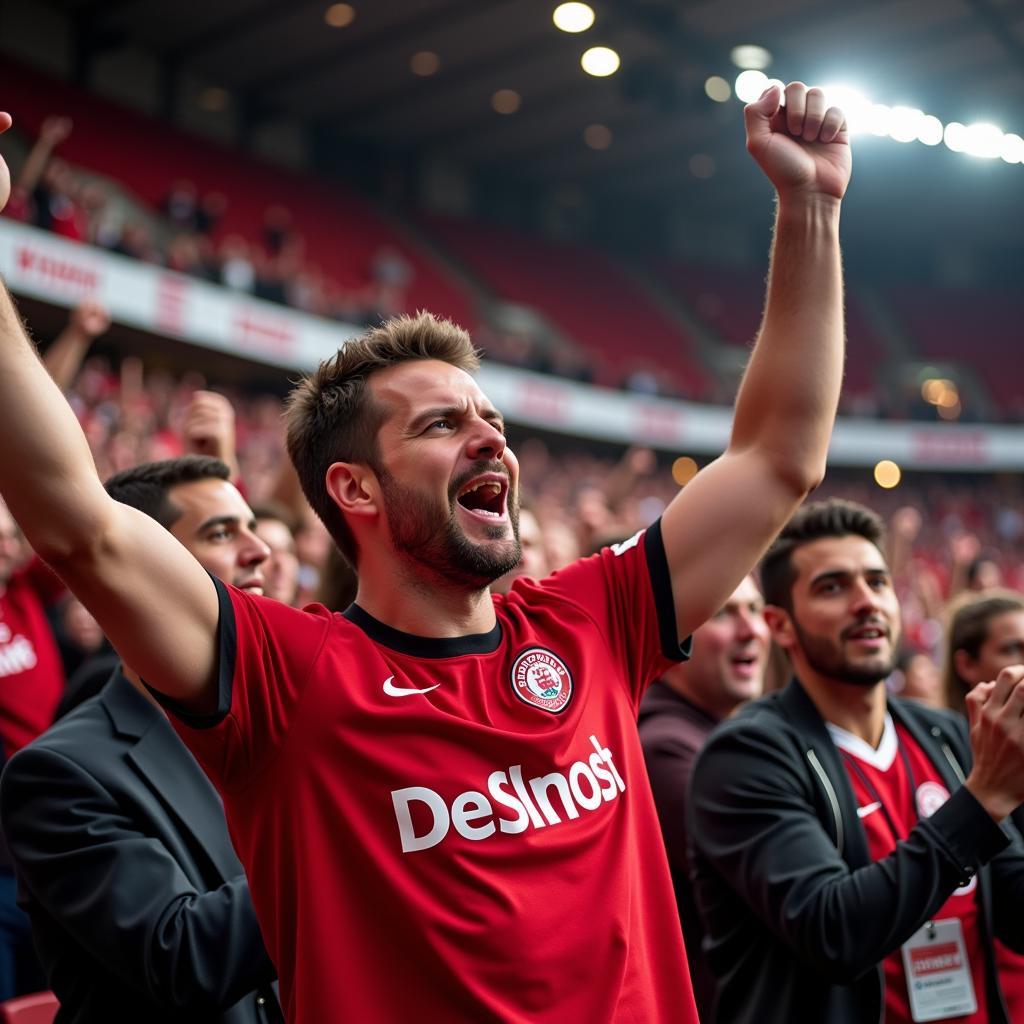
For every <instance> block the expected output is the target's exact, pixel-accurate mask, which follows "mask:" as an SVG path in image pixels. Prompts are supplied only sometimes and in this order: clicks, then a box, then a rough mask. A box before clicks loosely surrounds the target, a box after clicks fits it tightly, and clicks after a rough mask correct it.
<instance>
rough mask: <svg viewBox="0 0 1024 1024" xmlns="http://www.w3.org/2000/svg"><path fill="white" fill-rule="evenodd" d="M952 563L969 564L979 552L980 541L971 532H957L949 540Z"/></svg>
mask: <svg viewBox="0 0 1024 1024" xmlns="http://www.w3.org/2000/svg"><path fill="white" fill-rule="evenodd" d="M949 550H950V554H951V555H952V556H953V564H954V565H970V564H971V563H972V562H973V561H974V560H975V559H976V558H977V557H978V555H979V554H981V541H980V540H978V538H977V537H975V535H974V534H973V533H959V534H957V535H956V536H955V537H954V538H953V539H952V540H951V541H950V542H949Z"/></svg>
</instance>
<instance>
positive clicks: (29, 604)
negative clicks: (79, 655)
mask: <svg viewBox="0 0 1024 1024" xmlns="http://www.w3.org/2000/svg"><path fill="white" fill-rule="evenodd" d="M63 592H64V585H63V584H62V583H61V582H60V580H59V579H58V578H57V577H56V576H55V575H54V574H53V573H52V572H50V570H49V569H48V568H47V567H46V566H45V565H44V564H43V563H42V562H40V561H38V560H33V561H32V562H31V563H30V564H29V565H28V566H27V567H26V568H24V569H21V570H19V571H18V572H16V573H15V574H14V576H12V577H11V579H10V580H9V581H8V583H7V587H6V589H4V590H3V591H2V592H0V744H2V748H3V755H4V757H10V756H11V755H12V754H14V753H15V752H16V751H18V750H20V749H21V748H22V747H23V746H25V744H26V743H31V742H32V740H34V739H35V738H36V737H37V736H38V735H39V734H40V733H41V732H43V731H44V730H45V729H48V728H49V727H50V726H51V725H52V724H53V716H54V713H55V712H56V710H57V704H58V702H59V701H60V697H61V694H62V693H63V692H64V668H63V666H62V665H61V660H60V652H59V651H58V650H57V643H56V641H55V640H54V638H53V631H52V630H51V629H50V623H49V622H48V621H47V619H46V611H45V605H46V604H49V603H52V601H54V600H55V599H56V598H57V597H58V596H59V595H60V594H62V593H63Z"/></svg>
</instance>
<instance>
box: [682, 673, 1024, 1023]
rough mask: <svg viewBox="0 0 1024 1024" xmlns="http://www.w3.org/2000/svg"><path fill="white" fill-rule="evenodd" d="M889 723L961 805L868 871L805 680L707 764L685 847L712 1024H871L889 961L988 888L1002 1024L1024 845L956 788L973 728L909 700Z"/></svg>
mask: <svg viewBox="0 0 1024 1024" xmlns="http://www.w3.org/2000/svg"><path fill="white" fill-rule="evenodd" d="M889 711H890V712H891V713H892V717H893V718H894V719H895V720H896V721H897V722H898V723H900V724H902V725H903V726H904V727H905V728H906V729H907V730H908V732H910V734H911V735H912V736H913V737H914V739H915V740H916V742H917V743H918V745H919V746H920V747H921V749H922V750H923V751H924V752H925V753H926V754H927V755H928V757H929V759H930V760H931V761H932V763H933V764H934V765H935V768H936V770H937V771H938V773H939V774H940V775H941V777H942V778H943V780H944V782H945V784H946V788H947V789H948V790H949V792H950V793H951V794H952V795H951V796H950V798H949V800H947V801H946V803H945V804H943V805H942V807H940V808H939V809H938V810H937V811H936V812H935V813H934V814H933V815H932V816H931V817H930V818H925V819H922V820H921V821H919V822H918V824H917V825H916V826H915V827H914V829H913V830H912V831H911V833H910V835H909V837H908V838H907V839H906V840H904V841H903V842H902V843H900V844H899V845H898V846H897V848H896V850H895V852H894V853H892V854H890V856H889V857H887V858H886V859H885V860H882V861H872V859H871V855H870V852H869V850H868V843H867V836H866V834H865V831H864V827H863V825H862V823H861V821H860V819H859V818H858V817H857V800H856V798H855V796H854V793H853V787H852V786H851V785H850V782H849V777H848V775H847V772H846V769H845V768H844V767H843V762H842V759H841V757H840V755H839V752H838V751H837V750H836V747H835V744H834V743H833V742H832V739H831V737H830V736H829V734H828V731H827V730H826V728H825V724H824V722H823V721H822V718H821V715H820V714H819V713H818V710H817V708H816V707H815V706H814V703H813V701H811V699H810V697H809V696H808V695H807V693H806V691H805V690H804V689H803V687H801V686H800V684H799V683H798V682H796V681H795V680H794V681H793V682H792V683H790V685H789V686H788V687H787V688H786V689H785V690H783V691H782V692H781V693H776V694H772V695H770V696H768V697H765V698H762V699H761V700H759V701H754V702H753V703H751V704H748V705H747V706H746V707H745V708H743V709H742V710H741V711H739V712H738V713H737V714H736V715H735V716H734V717H733V718H731V719H729V720H728V721H726V722H723V723H722V724H721V725H720V726H719V727H718V728H717V729H716V730H715V731H714V732H713V733H712V734H711V738H710V739H709V740H708V742H707V744H706V745H705V746H704V749H703V750H702V752H701V753H700V755H699V756H698V758H697V763H696V765H695V767H694V772H693V782H692V786H691V790H690V807H689V835H690V840H691V864H692V868H693V870H692V879H693V883H694V890H695V893H696V896H697V904H698V906H699V908H700V911H701V916H702V918H703V920H704V925H705V928H706V932H707V939H706V940H705V944H704V950H705V953H706V954H707V957H708V961H709V963H710V964H711V966H712V969H713V970H714V972H715V974H716V976H717V979H718V991H717V996H716V1002H715V1007H714V1012H713V1013H712V1015H711V1017H710V1020H711V1021H713V1022H715V1024H791V1022H793V1021H801V1022H802V1021H808V1022H811V1021H813V1022H815V1024H818V1022H821V1024H826V1022H827V1024H872V1022H875V1021H879V1020H881V1019H882V1010H883V1000H884V978H883V974H882V969H881V967H880V964H881V961H882V960H884V958H885V957H886V956H887V955H888V954H889V953H891V952H893V951H894V950H896V949H898V948H899V946H900V945H901V944H902V943H903V942H905V941H906V940H907V939H908V938H909V937H910V936H911V935H912V934H913V933H914V932H915V931H916V930H917V929H918V928H920V927H921V925H922V924H924V922H925V921H927V920H928V918H929V917H930V916H931V915H932V914H933V913H935V911H937V910H938V909H939V907H941V906H942V905H943V903H945V901H946V899H947V898H948V897H949V895H950V893H951V892H952V891H953V889H954V888H956V886H957V885H962V884H965V883H967V882H969V881H970V879H971V878H973V877H974V876H975V875H977V877H978V904H979V908H980V915H979V927H980V929H981V934H982V945H983V948H984V950H985V953H986V957H985V974H986V986H987V989H988V992H987V994H988V1009H989V1021H990V1024H1007V1021H1008V1017H1007V1013H1006V1009H1005V1006H1004V1004H1003V1000H1002V996H1001V993H1000V990H999V984H998V979H997V976H996V970H995V963H994V958H993V956H992V936H993V935H994V936H995V937H996V938H999V939H1000V940H1002V941H1003V942H1005V943H1006V944H1007V945H1008V946H1009V947H1010V948H1011V949H1013V950H1015V951H1017V952H1024V913H1022V910H1024V844H1022V842H1021V836H1020V834H1019V833H1018V832H1017V830H1016V829H1015V828H1014V827H1013V826H1012V825H1011V824H1009V822H1007V823H1005V824H1004V825H1003V826H1002V827H1000V826H999V825H997V824H996V823H995V822H994V821H992V819H991V818H990V817H989V816H988V814H987V813H986V812H985V810H984V809H983V808H982V807H981V805H980V804H979V803H978V802H977V801H976V800H975V799H974V797H973V796H972V795H971V793H970V791H969V790H967V789H966V788H965V787H964V786H962V785H961V782H962V779H963V778H964V777H965V776H966V775H967V774H968V772H969V771H970V767H971V749H970V744H969V742H968V737H967V728H966V724H965V722H964V721H963V719H961V718H960V716H958V715H953V714H951V713H950V712H948V711H935V710H932V709H930V708H925V707H923V706H921V705H918V704H915V703H914V702H913V701H901V700H897V699H891V700H890V701H889Z"/></svg>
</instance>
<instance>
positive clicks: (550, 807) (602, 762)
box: [391, 736, 626, 853]
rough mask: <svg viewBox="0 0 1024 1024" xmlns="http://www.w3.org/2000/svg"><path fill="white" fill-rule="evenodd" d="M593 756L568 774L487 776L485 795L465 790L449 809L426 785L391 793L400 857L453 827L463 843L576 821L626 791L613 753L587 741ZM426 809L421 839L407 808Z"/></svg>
mask: <svg viewBox="0 0 1024 1024" xmlns="http://www.w3.org/2000/svg"><path fill="white" fill-rule="evenodd" d="M590 742H591V743H592V744H593V745H594V751H595V753H593V754H591V755H590V757H589V758H588V759H587V760H586V761H574V762H573V763H572V764H571V765H569V770H568V771H567V772H565V773H563V772H551V773H550V774H549V775H538V776H537V777H536V778H532V779H526V780H524V779H523V767H522V765H518V764H514V765H512V766H511V767H510V768H508V769H506V770H505V771H496V772H491V774H490V775H489V776H488V778H487V793H488V794H489V795H490V799H488V796H487V795H485V794H484V793H481V792H478V791H477V790H472V789H469V790H466V792H465V793H460V794H459V795H458V796H457V797H456V798H455V799H454V800H453V801H452V805H451V808H450V809H449V807H448V804H447V803H446V802H445V800H444V798H443V797H442V796H441V795H440V794H439V793H435V792H434V790H432V789H428V788H427V787H426V786H409V787H408V788H407V789H396V790H393V791H392V793H391V799H392V801H393V803H394V805H395V818H396V819H397V820H398V833H399V836H400V837H401V840H402V852H403V853H415V852H417V851H418V850H429V849H430V848H431V847H432V846H437V844H438V843H440V842H441V840H442V839H444V837H445V836H446V835H448V832H449V830H450V829H451V827H452V826H453V825H454V826H455V831H456V832H457V833H458V834H459V835H460V836H462V837H463V838H464V839H470V840H473V841H474V842H477V841H479V840H481V839H487V838H489V837H490V836H493V835H494V834H495V833H496V832H499V831H501V832H507V833H509V834H510V835H515V834H517V833H519V832H525V831H526V830H527V829H528V828H530V827H531V826H532V827H533V828H545V827H547V826H548V825H559V824H561V823H562V821H563V820H564V819H563V815H564V817H565V819H569V818H578V817H579V816H580V810H584V811H594V810H597V808H598V807H600V806H601V804H602V803H607V802H608V801H610V800H614V799H615V798H616V797H617V796H618V795H619V794H620V793H623V792H625V790H626V784H625V782H623V781H622V776H620V775H619V773H618V771H617V770H616V768H615V765H614V764H613V763H612V753H611V751H610V750H609V749H608V748H607V747H603V746H601V743H600V742H599V740H598V738H597V737H596V736H591V737H590ZM552 789H553V790H554V791H555V792H556V794H557V796H558V803H559V804H560V805H561V807H560V810H561V813H559V810H558V809H556V807H555V804H553V803H552V801H551V796H550V791H551V790H552ZM414 800H415V801H419V802H420V803H422V804H425V805H426V807H427V808H428V810H429V811H430V813H431V815H432V817H433V825H432V826H431V827H430V829H429V830H427V831H426V832H424V833H423V834H422V835H417V834H416V830H415V828H414V827H413V822H412V814H411V813H410V811H409V805H410V804H411V803H412V802H413V801H414ZM494 804H499V805H500V806H502V807H504V808H506V809H507V810H509V811H511V812H513V814H514V815H515V817H513V818H505V817H501V816H500V815H498V814H497V812H496V811H495V809H494Z"/></svg>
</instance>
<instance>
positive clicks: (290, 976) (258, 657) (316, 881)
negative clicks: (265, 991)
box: [179, 526, 697, 1024]
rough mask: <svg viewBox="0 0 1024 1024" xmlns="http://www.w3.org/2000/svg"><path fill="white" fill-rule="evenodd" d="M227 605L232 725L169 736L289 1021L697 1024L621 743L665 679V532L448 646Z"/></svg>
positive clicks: (628, 747) (372, 624) (230, 594)
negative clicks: (249, 904) (651, 685)
mask: <svg viewBox="0 0 1024 1024" xmlns="http://www.w3.org/2000/svg"><path fill="white" fill-rule="evenodd" d="M218 586H219V589H220V592H221V675H222V683H221V697H222V700H221V713H222V714H223V717H221V718H219V720H218V716H214V719H213V720H212V721H207V722H206V723H202V722H195V721H193V722H192V726H193V727H187V726H185V727H183V726H181V725H180V724H179V731H180V732H181V735H182V737H183V739H184V740H185V742H186V743H187V744H188V745H189V746H190V747H191V749H192V750H193V751H194V753H195V754H196V756H197V757H198V759H199V761H200V762H201V763H202V765H203V766H204V767H205V769H206V770H207V772H208V773H209V775H210V777H211V778H212V779H213V781H214V783H215V784H216V785H217V787H218V788H219V789H220V791H221V793H222V794H223V797H224V802H225V807H226V811H227V816H228V822H229V825H230V828H231V834H232V836H233V838H234V841H235V846H236V849H237V850H238V853H239V856H240V857H241V859H242V862H243V863H244V864H245V867H246V871H247V874H248V877H249V884H250V887H251V889H252V894H253V900H254V902H255V905H256V908H257V911H258V914H259V917H260V922H261V926H262V928H263V934H264V937H265V939H266V942H267V946H268V949H269V950H270V954H271V956H272V958H273V960H274V962H275V963H276V964H277V966H278V970H279V972H280V976H281V988H282V997H283V1003H284V1005H285V1008H286V1013H287V1015H288V1019H289V1020H290V1021H292V1022H298V1024H312V1022H316V1024H321V1022H323V1021H328V1020H339V1021H340V1020H346V1021H360V1022H362V1021H366V1022H386V1021H395V1022H397V1021H411V1020H420V1021H444V1022H445V1024H458V1022H465V1024H482V1022H484V1021H488V1022H490V1021H501V1022H516V1024H527V1022H529V1024H603V1022H618V1024H626V1022H629V1024H640V1022H643V1024H659V1022H670V1021H671V1022H673V1024H677V1022H689V1021H696V1019H697V1016H696V1011H695V1009H694V1005H693V997H692V994H691V990H690V981H689V974H688V971H687V969H686V961H685V953H684V951H683V944H682V938H681V935H680V930H679V921H678V917H677V916H676V911H675V902H674V897H673V894H672V886H671V882H670V880H669V874H668V869H667V865H666V860H665V853H664V849H663V847H662V842H661V833H660V831H659V826H658V820H657V817H656V815H655V810H654V804H653V800H652V798H651V794H650V789H649V786H648V783H647V780H646V775H645V772H644V762H643V756H642V753H641V749H640V744H639V740H638V737H637V729H636V716H637V705H638V703H639V699H640V695H641V694H642V692H643V691H644V689H645V687H646V684H647V682H648V680H650V679H652V678H654V677H656V676H657V675H659V674H660V673H661V672H662V671H663V670H664V669H665V668H666V667H667V666H668V665H669V664H670V658H675V659H676V660H678V658H679V657H680V649H679V645H678V642H677V639H676V629H675V616H674V612H673V607H672V597H671V587H670V584H669V580H668V573H667V566H666V564H665V556H664V550H663V548H662V546H661V539H660V530H659V528H658V526H655V527H652V528H651V529H650V530H648V531H647V533H646V534H645V535H638V536H637V537H636V538H633V540H631V541H628V542H626V543H625V544H622V545H619V546H618V547H617V548H615V549H606V550H605V551H603V552H602V553H601V554H600V555H596V556H594V557H592V558H589V559H586V560H583V561H581V562H578V563H576V564H575V565H572V566H570V567H568V568H567V569H565V570H563V571H562V572H559V573H557V574H555V575H554V576H553V577H550V578H549V579H547V580H545V581H543V582H541V583H535V582H532V581H520V582H517V583H516V585H515V586H514V587H513V589H512V591H511V593H510V594H509V595H507V597H497V596H496V597H495V598H494V604H495V611H496V615H497V624H496V625H495V627H494V629H493V630H492V631H491V632H489V633H486V634H481V635H474V636H465V637H460V638H455V639H425V638H422V637H415V636H411V635H409V634H406V633H402V632H399V631H397V630H395V629H392V628H390V627H388V626H386V625H385V624H383V623H381V622H378V621H377V620H375V619H373V618H371V617H370V616H369V615H368V614H367V613H366V612H364V611H362V610H361V609H358V608H353V609H350V610H349V612H347V613H346V614H345V616H342V615H331V614H330V613H328V612H327V611H326V610H325V609H323V608H318V607H314V608H311V609H309V610H306V611H296V610H294V609H292V608H289V607H287V606H285V605H283V604H279V603H278V602H276V601H271V600H267V599H263V598H258V597H253V596H251V595H249V594H246V593H243V592H240V591H237V590H234V589H232V588H227V587H224V586H223V585H221V584H219V585H218ZM204 724H205V726H206V727H205V728H196V727H194V726H201V725H204Z"/></svg>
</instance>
